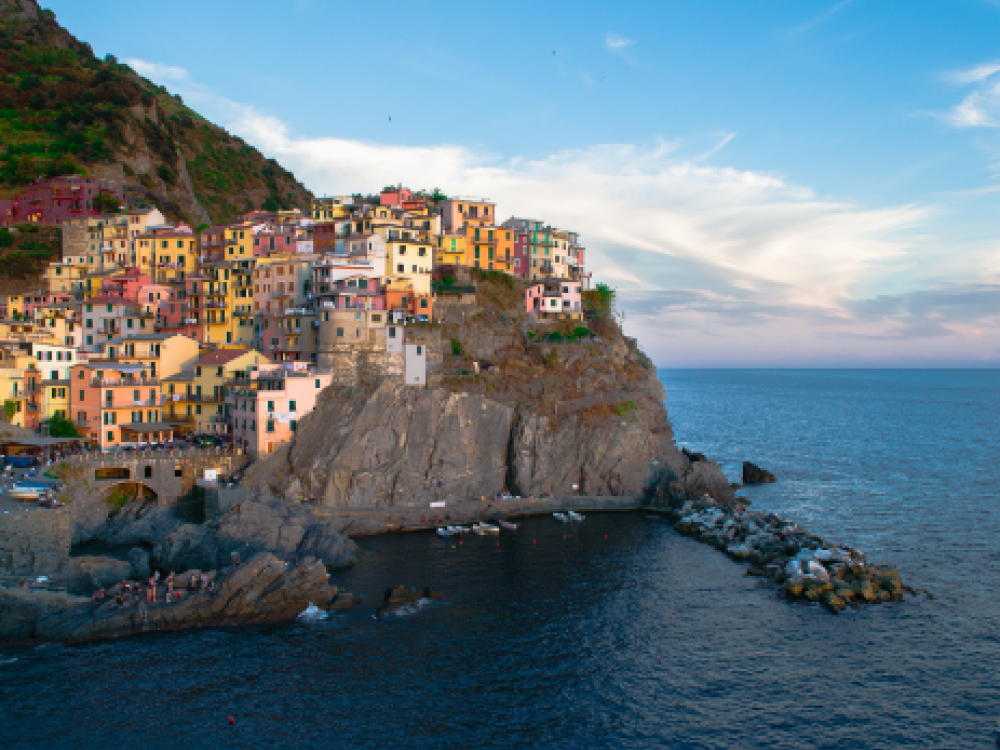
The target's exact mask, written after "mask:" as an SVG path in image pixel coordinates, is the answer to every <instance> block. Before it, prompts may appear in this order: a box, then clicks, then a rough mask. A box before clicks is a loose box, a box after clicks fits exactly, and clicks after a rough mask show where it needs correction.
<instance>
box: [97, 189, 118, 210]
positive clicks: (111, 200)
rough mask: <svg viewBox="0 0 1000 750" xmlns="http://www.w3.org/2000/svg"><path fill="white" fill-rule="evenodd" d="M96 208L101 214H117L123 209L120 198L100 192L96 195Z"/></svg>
mask: <svg viewBox="0 0 1000 750" xmlns="http://www.w3.org/2000/svg"><path fill="white" fill-rule="evenodd" d="M92 205H93V207H94V210H95V211H96V212H97V213H99V214H116V213H118V212H119V211H121V205H120V204H119V203H118V199H117V198H115V197H114V196H113V195H109V194H108V193H98V194H97V195H95V196H94V202H93V204H92Z"/></svg>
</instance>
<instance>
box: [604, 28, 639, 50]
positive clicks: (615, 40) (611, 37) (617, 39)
mask: <svg viewBox="0 0 1000 750" xmlns="http://www.w3.org/2000/svg"><path fill="white" fill-rule="evenodd" d="M633 44H635V41H634V40H632V39H628V38H626V37H623V36H622V35H621V34H616V33H615V32H613V31H609V32H608V33H607V34H606V35H605V37H604V46H605V47H607V48H608V49H609V50H611V51H613V52H621V51H622V50H626V49H628V48H629V47H631V46H632V45H633Z"/></svg>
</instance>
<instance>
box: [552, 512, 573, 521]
mask: <svg viewBox="0 0 1000 750" xmlns="http://www.w3.org/2000/svg"><path fill="white" fill-rule="evenodd" d="M552 517H553V518H554V519H556V520H557V521H562V522H563V523H566V522H568V521H569V516H567V515H566V514H565V513H553V514H552Z"/></svg>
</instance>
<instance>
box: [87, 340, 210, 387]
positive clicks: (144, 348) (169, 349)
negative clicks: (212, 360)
mask: <svg viewBox="0 0 1000 750" xmlns="http://www.w3.org/2000/svg"><path fill="white" fill-rule="evenodd" d="M104 356H105V358H106V359H109V360H112V361H115V362H118V363H119V364H123V365H124V364H138V365H146V366H148V367H149V368H150V372H149V374H150V377H151V378H152V379H153V380H156V379H162V378H169V377H171V376H172V375H176V374H177V373H179V372H181V371H182V370H184V369H185V368H189V367H191V366H192V365H193V364H194V361H195V360H196V359H198V342H197V341H195V340H194V339H193V338H191V337H189V336H183V335H181V334H179V333H141V334H138V335H136V336H126V337H124V338H113V339H111V340H110V341H108V342H107V344H105V346H104Z"/></svg>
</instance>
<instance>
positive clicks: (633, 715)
mask: <svg viewBox="0 0 1000 750" xmlns="http://www.w3.org/2000/svg"><path fill="white" fill-rule="evenodd" d="M659 376H660V378H661V379H662V381H663V383H664V385H665V386H666V390H667V394H668V397H667V406H668V410H669V412H670V415H671V419H672V421H673V424H674V428H675V433H676V439H677V441H678V443H679V444H680V445H684V446H687V447H689V448H690V449H692V450H696V451H701V452H703V453H706V454H707V455H709V456H710V457H712V458H714V459H715V460H717V461H719V462H720V463H721V464H722V466H723V467H724V468H725V470H726V472H727V473H728V474H729V475H730V476H731V477H732V479H733V480H737V479H738V478H739V473H740V466H741V463H742V462H743V461H744V460H750V461H753V462H755V463H757V464H759V465H760V466H763V467H764V468H766V469H768V470H770V471H771V472H773V473H774V474H775V475H776V476H777V478H778V481H777V483H775V484H773V485H767V486H761V487H753V488H749V489H748V490H747V497H748V499H749V500H750V501H751V502H752V504H753V505H754V506H755V507H757V508H761V509H766V510H770V511H774V512H777V513H779V514H781V515H782V516H785V517H787V518H789V519H792V520H794V521H796V522H798V523H801V524H803V525H804V526H806V527H807V528H809V529H811V530H814V531H816V532H818V533H820V534H822V535H824V536H827V537H829V538H832V539H834V540H838V541H841V542H843V543H846V544H850V545H852V546H856V547H860V548H861V549H863V550H865V551H866V552H867V554H868V558H869V560H871V561H876V562H882V563H889V564H894V565H897V566H898V567H899V569H900V571H901V574H902V577H903V579H904V581H905V582H908V583H909V584H910V585H913V586H916V587H918V588H920V589H925V590H927V591H929V592H930V593H931V594H932V595H933V597H931V596H919V597H915V598H911V599H909V600H907V601H905V602H902V603H898V604H884V605H880V606H874V607H867V608H864V609H848V610H847V611H845V612H844V613H843V614H841V615H839V616H838V615H833V614H830V613H829V612H827V611H826V610H825V609H823V608H820V607H818V606H810V605H806V604H802V603H794V602H789V601H786V600H784V599H782V598H781V597H780V596H779V595H778V594H777V592H776V591H775V590H774V589H773V588H771V587H768V586H764V585H760V583H759V582H758V581H757V580H756V579H754V578H750V577H747V576H745V575H744V567H743V566H740V565H737V564H735V563H733V562H731V561H730V560H728V559H727V558H726V557H724V556H723V555H722V554H720V553H719V552H718V551H716V550H715V549H714V548H711V547H709V546H706V545H703V544H700V543H698V542H696V541H694V540H692V539H689V538H685V537H682V536H679V535H678V534H676V533H675V532H674V531H673V530H672V529H671V528H670V526H669V525H668V524H667V523H666V522H665V521H664V520H663V519H661V518H659V517H654V516H649V515H647V514H643V513H641V512H640V513H628V514H613V513H609V514H591V515H589V516H588V517H587V519H586V520H585V521H584V522H582V523H579V524H573V525H571V526H567V525H564V524H560V523H557V522H555V521H554V520H552V519H549V518H537V519H532V520H529V521H527V522H525V523H524V524H523V525H522V526H521V528H520V529H519V530H518V532H517V533H516V534H511V535H504V536H502V537H500V538H499V539H497V538H495V537H473V538H465V539H462V540H460V541H459V540H443V539H439V538H438V537H436V536H434V535H432V534H424V533H420V534H408V535H401V536H387V537H379V538H370V539H363V540H361V541H360V545H361V547H362V550H363V560H362V561H361V562H360V563H359V564H358V565H357V566H355V567H354V568H352V569H349V570H345V571H340V572H337V573H336V574H335V578H336V580H337V582H338V583H339V584H341V585H343V586H344V587H346V588H347V589H349V590H351V591H353V592H356V593H358V594H361V595H363V596H364V597H365V598H364V600H363V603H362V604H361V605H360V606H358V607H357V608H355V609H354V610H352V611H350V612H347V613H343V614H332V615H330V616H329V617H328V618H327V619H325V620H321V621H313V622H295V623H290V624H286V625H281V626H269V627H250V628H232V629H207V630H201V631H189V632H183V633H171V634H155V635H150V636H146V637H133V638H124V639H120V640H115V639H113V640H108V641H103V642H99V643H92V644H87V645H81V646H44V647H39V648H32V649H27V650H16V649H7V650H3V651H0V748H5V749H6V750H15V748H67V749H69V748H72V749H73V750H82V749H83V748H119V747H129V748H131V747H136V748H144V749H145V750H153V749H155V748H184V749H185V750H195V749H197V748H213V749H214V748H272V747H273V748H479V749H482V748H567V749H578V748H579V749H584V748H636V749H646V748H649V749H650V750H652V749H653V748H769V749H777V748H837V749H838V750H842V749H844V748H850V749H852V750H857V749H861V748H879V749H882V748H901V747H912V748H928V749H929V748H948V749H958V748H986V747H992V746H993V743H994V740H993V731H994V726H995V724H996V721H997V719H998V718H1000V668H998V664H1000V595H998V589H1000V504H998V499H1000V498H998V496H1000V493H998V486H1000V473H998V470H997V459H998V457H1000V372H996V371H983V370H965V371H946V370H926V371H915V370H844V371H830V370H815V371H811V370H752V371H739V370H702V371H699V370H662V371H660V372H659ZM397 584H407V585H412V586H420V587H423V586H431V587H434V588H435V589H439V590H440V591H441V592H442V594H443V598H442V599H441V600H435V601H429V602H424V603H421V604H419V605H415V606H413V607H410V608H408V609H406V610H405V611H403V612H400V613H398V614H395V615H393V616H390V617H386V618H383V619H376V618H375V617H374V616H373V613H374V610H375V607H376V606H377V605H378V604H380V603H381V602H382V600H383V594H384V591H385V589H386V588H387V587H389V586H393V585H397Z"/></svg>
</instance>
